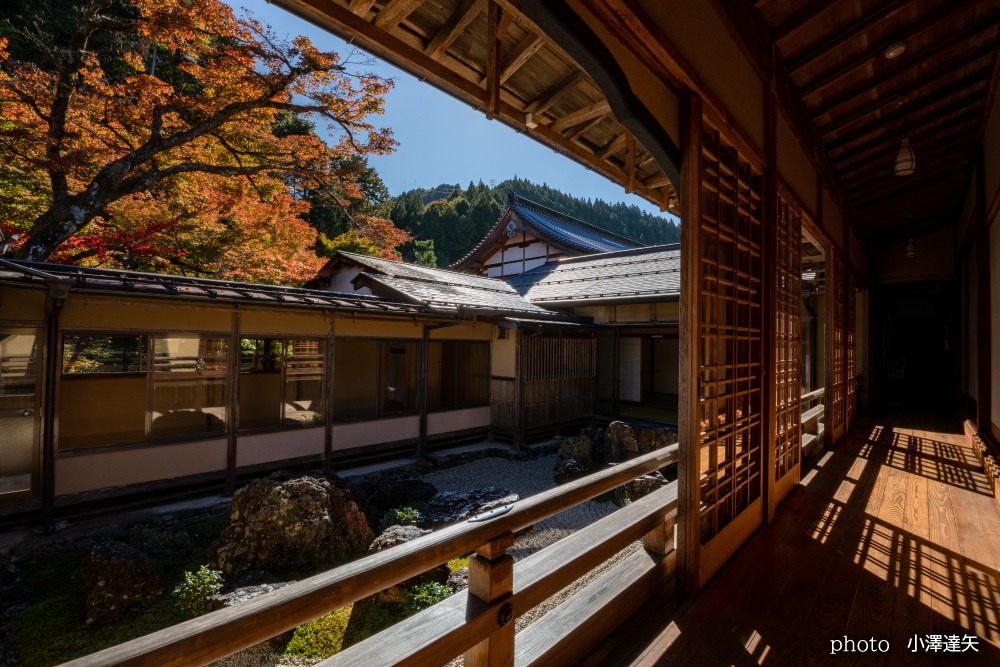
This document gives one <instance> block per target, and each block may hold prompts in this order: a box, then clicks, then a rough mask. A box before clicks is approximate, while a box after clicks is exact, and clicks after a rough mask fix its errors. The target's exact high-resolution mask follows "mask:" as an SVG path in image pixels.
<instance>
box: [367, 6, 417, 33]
mask: <svg viewBox="0 0 1000 667" xmlns="http://www.w3.org/2000/svg"><path fill="white" fill-rule="evenodd" d="M421 2H422V0H389V2H387V3H386V4H385V7H383V8H382V11H380V12H379V13H378V14H377V15H376V16H375V25H376V26H378V27H379V28H382V29H383V30H385V29H388V28H391V27H393V26H395V25H397V24H398V23H400V22H401V21H403V20H405V19H406V17H407V16H409V15H410V14H411V13H412V12H413V10H415V9H416V8H417V7H419V6H420V3H421Z"/></svg>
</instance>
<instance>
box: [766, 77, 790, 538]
mask: <svg viewBox="0 0 1000 667" xmlns="http://www.w3.org/2000/svg"><path fill="white" fill-rule="evenodd" d="M769 74H770V75H771V87H772V89H771V90H770V91H769V92H768V93H767V95H766V97H765V99H764V146H765V151H766V156H767V168H766V170H765V171H764V253H763V254H764V258H763V259H764V277H765V278H766V279H767V283H766V285H767V287H766V289H765V290H764V294H763V297H764V303H763V309H764V312H765V313H767V316H765V317H764V322H763V324H764V330H763V332H762V333H763V338H764V340H765V341H772V344H769V345H765V346H764V347H763V349H762V353H763V359H762V362H763V367H764V368H766V369H768V372H767V375H766V376H765V377H764V385H765V391H764V394H763V399H764V405H763V409H764V432H765V433H766V434H768V438H769V439H770V442H769V446H767V447H765V448H764V464H763V467H764V471H765V473H766V474H767V476H766V479H767V483H766V484H764V489H763V491H764V507H765V508H766V514H765V517H764V518H765V520H766V521H771V519H772V518H774V508H775V507H777V505H778V502H779V501H778V498H777V493H776V487H775V483H776V482H777V477H778V475H777V474H773V475H772V474H771V471H777V468H778V466H779V463H780V452H779V450H778V445H779V439H780V436H779V433H783V432H784V429H782V428H781V426H782V425H781V424H780V423H779V421H780V419H781V416H779V414H778V406H779V405H780V399H781V396H780V395H779V394H780V393H781V389H782V387H781V383H782V381H783V379H784V378H783V377H782V368H781V364H782V361H783V359H782V352H783V350H781V349H779V344H778V336H779V335H780V333H781V324H783V322H779V321H778V320H779V319H780V318H781V314H780V313H781V301H782V299H781V294H780V291H781V288H782V281H783V279H784V278H785V276H784V274H783V273H782V272H781V270H780V269H779V267H780V266H781V262H780V260H779V255H780V254H781V253H782V251H783V250H784V248H783V247H782V245H781V244H782V241H784V238H783V231H784V230H779V229H778V225H779V224H782V223H784V222H785V220H784V219H783V218H781V217H780V216H779V214H778V203H779V202H778V165H777V163H778V138H777V118H776V113H775V103H776V102H775V98H774V96H775V93H774V90H773V86H774V80H773V73H771V72H769ZM782 258H783V257H782ZM782 416H783V415H782ZM772 480H773V481H772Z"/></svg>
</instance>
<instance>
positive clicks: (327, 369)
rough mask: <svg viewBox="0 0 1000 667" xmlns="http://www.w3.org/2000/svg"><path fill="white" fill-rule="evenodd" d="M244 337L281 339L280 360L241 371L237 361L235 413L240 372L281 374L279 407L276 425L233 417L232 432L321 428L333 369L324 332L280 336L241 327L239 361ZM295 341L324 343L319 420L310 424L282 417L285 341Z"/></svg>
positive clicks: (286, 366)
mask: <svg viewBox="0 0 1000 667" xmlns="http://www.w3.org/2000/svg"><path fill="white" fill-rule="evenodd" d="M244 339H252V340H279V341H281V344H282V360H281V366H280V367H279V368H273V369H253V370H248V371H244V370H243V369H242V368H241V367H240V366H241V364H237V370H236V409H237V415H238V414H239V410H240V378H241V377H242V376H243V375H278V376H280V378H281V381H280V385H281V389H280V392H279V393H280V396H279V403H278V404H279V406H280V408H281V416H280V418H279V424H278V425H277V426H258V427H250V428H245V427H243V426H242V425H241V424H240V422H241V420H240V419H239V418H238V417H237V419H236V433H237V435H256V434H259V433H278V432H282V431H305V430H307V429H313V428H322V427H324V426H325V425H326V421H327V414H326V413H327V412H328V410H329V409H330V407H331V398H332V397H331V396H330V395H329V394H330V390H329V388H328V384H329V382H328V381H329V375H330V374H332V373H333V367H332V366H333V365H332V364H331V363H330V361H331V359H330V350H329V349H326V348H328V347H329V345H328V342H329V341H328V339H327V338H326V337H325V336H324V337H320V336H308V335H290V336H284V335H282V336H276V335H273V334H256V333H249V332H243V331H241V332H240V334H239V340H240V346H241V348H240V355H241V361H242V344H243V340H244ZM295 341H303V342H310V341H311V342H318V343H320V344H321V345H322V346H323V347H324V349H323V351H322V358H323V376H322V380H321V382H320V389H321V394H322V395H321V398H320V413H321V414H322V419H320V420H319V421H317V422H315V423H313V424H310V425H308V426H289V425H288V424H287V423H286V418H285V405H286V403H285V396H286V391H287V389H288V387H287V383H288V357H289V354H288V343H293V342H295ZM334 345H336V342H335V343H334Z"/></svg>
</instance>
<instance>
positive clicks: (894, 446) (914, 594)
mask: <svg viewBox="0 0 1000 667" xmlns="http://www.w3.org/2000/svg"><path fill="white" fill-rule="evenodd" d="M960 433H961V426H960V424H959V422H958V421H957V420H948V419H942V418H940V417H933V416H927V415H912V414H905V415H895V416H893V417H892V418H891V419H890V420H888V421H886V420H883V421H868V422H863V423H859V424H858V425H857V426H856V427H855V428H854V429H853V430H852V432H851V434H850V436H849V437H848V438H847V439H846V440H845V441H843V442H842V443H841V444H840V445H838V447H837V448H836V449H834V450H833V451H829V452H825V453H824V454H823V456H822V457H821V458H820V460H819V461H818V462H817V463H816V464H815V467H814V468H813V469H812V470H810V471H808V472H806V473H805V474H804V476H803V479H802V484H801V485H800V487H799V488H798V489H796V490H795V491H794V492H793V493H792V495H791V496H790V497H789V498H788V500H787V501H786V502H785V503H784V504H783V505H782V506H781V507H780V508H779V509H778V512H777V516H776V518H775V520H774V521H773V522H772V523H771V524H770V525H768V526H767V527H765V528H764V529H763V530H761V531H760V532H759V533H758V534H757V535H756V536H754V538H753V539H752V540H751V541H750V542H749V543H748V544H747V545H746V546H745V547H744V548H743V549H742V551H740V552H738V553H737V555H736V556H735V557H734V558H733V559H732V561H731V562H730V563H729V564H728V565H727V566H726V567H724V568H723V569H722V571H721V572H720V573H719V575H718V576H717V577H716V578H715V579H714V580H712V581H711V582H710V583H709V584H708V585H707V586H706V588H705V589H703V591H702V592H701V594H700V595H698V596H695V597H692V598H688V599H686V600H684V601H682V602H681V603H680V606H679V607H678V606H677V603H676V602H674V603H673V604H672V605H670V604H669V603H664V602H656V601H654V602H651V603H649V604H648V605H647V606H646V607H645V608H644V609H642V610H640V611H639V613H637V614H636V615H635V616H634V617H633V619H632V620H631V621H630V622H626V623H624V624H623V626H622V627H623V628H626V629H625V630H619V631H618V632H617V633H615V634H614V635H612V636H611V637H610V638H609V639H608V640H607V641H606V642H605V643H604V644H603V645H602V646H601V647H600V648H599V650H597V651H596V652H595V653H594V654H592V656H591V662H590V664H601V665H631V666H639V665H643V666H645V665H699V666H701V665H704V666H714V665H753V664H761V665H807V664H835V665H850V664H865V665H868V664H888V665H895V664H906V665H908V666H913V667H916V666H918V665H937V664H942V665H951V664H979V665H988V664H994V665H995V664H1000V575H998V569H1000V506H998V505H997V503H996V501H995V500H994V499H993V497H992V494H991V491H990V489H989V486H988V483H987V480H986V477H985V476H984V474H983V472H982V469H981V467H980V465H979V461H978V459H977V458H976V455H975V453H974V452H973V451H972V449H971V448H970V446H969V445H968V444H967V442H966V440H965V438H964V436H963V435H961V434H960ZM934 634H936V635H959V636H960V637H961V636H964V635H967V634H968V635H976V636H978V637H979V641H978V648H979V652H978V653H975V652H972V651H966V652H964V653H954V652H948V653H942V652H938V653H932V652H926V651H924V650H920V651H918V652H912V651H911V650H910V649H909V648H908V644H909V643H910V642H912V641H913V640H914V637H915V636H919V637H920V638H924V639H926V637H927V635H934ZM845 635H846V636H847V637H849V638H851V639H855V640H859V639H870V638H872V637H874V638H875V639H876V640H882V639H884V640H888V642H889V645H890V649H889V653H888V654H887V655H879V654H864V655H862V654H853V655H848V654H840V655H831V640H832V639H843V637H844V636H845Z"/></svg>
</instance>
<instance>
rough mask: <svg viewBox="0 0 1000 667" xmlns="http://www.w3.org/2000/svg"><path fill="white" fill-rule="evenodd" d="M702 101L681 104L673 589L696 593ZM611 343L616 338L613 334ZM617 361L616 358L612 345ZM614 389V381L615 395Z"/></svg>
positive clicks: (694, 97) (690, 99) (691, 99)
mask: <svg viewBox="0 0 1000 667" xmlns="http://www.w3.org/2000/svg"><path fill="white" fill-rule="evenodd" d="M702 116H703V111H702V101H701V98H700V97H698V95H697V94H695V93H693V92H688V93H687V95H686V96H685V97H684V100H683V103H682V107H681V170H680V171H681V179H680V180H681V182H680V193H679V198H680V209H681V248H682V250H681V271H680V274H681V294H680V305H679V308H680V322H681V326H680V336H679V338H680V340H679V344H678V345H679V358H678V367H679V377H678V409H677V422H678V424H677V428H678V437H679V442H680V447H679V448H678V454H677V461H678V463H677V468H678V478H677V492H678V496H677V506H678V512H677V515H678V520H679V524H680V525H679V526H678V531H677V572H678V588H681V589H683V590H685V591H687V592H689V593H695V592H697V591H698V589H699V587H700V581H699V577H698V572H699V568H698V564H699V540H698V505H699V498H698V462H699V447H698V445H699V442H700V440H701V436H700V431H701V429H700V428H699V426H698V421H699V420H698V414H699V412H700V406H701V401H700V392H699V390H698V353H699V329H698V322H699V320H700V313H699V311H700V305H701V304H700V285H699V262H700V260H699V257H700V256H701V225H700V223H699V219H700V217H701V213H700V212H701V153H702V145H701V144H702V134H701V133H702ZM615 340H616V343H617V342H618V340H619V338H618V336H616V337H615ZM615 355H616V359H617V358H618V356H619V350H618V345H617V344H616V346H615ZM617 393H618V388H617V383H616V395H617Z"/></svg>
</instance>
